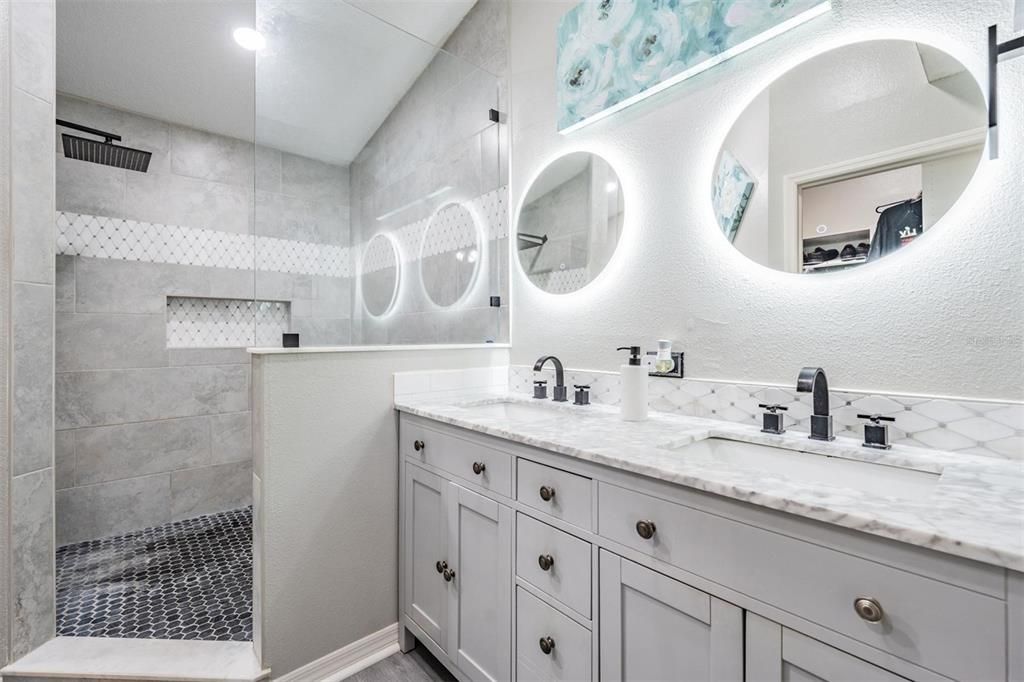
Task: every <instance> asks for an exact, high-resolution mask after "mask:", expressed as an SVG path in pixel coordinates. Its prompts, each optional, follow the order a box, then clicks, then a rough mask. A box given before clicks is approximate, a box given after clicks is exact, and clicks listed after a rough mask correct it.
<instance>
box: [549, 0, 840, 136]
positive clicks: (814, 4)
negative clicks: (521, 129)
mask: <svg viewBox="0 0 1024 682" xmlns="http://www.w3.org/2000/svg"><path fill="white" fill-rule="evenodd" d="M831 7H832V3H831V0H824V1H823V0H771V1H769V0H760V1H758V2H754V1H752V0H711V1H710V2H684V0H667V1H666V2H661V3H650V2H641V1H640V0H584V1H583V2H581V3H580V4H579V5H577V6H576V7H574V8H573V9H571V10H569V11H568V12H567V13H566V14H565V16H563V17H562V20H561V22H560V23H559V26H558V64H557V66H556V69H557V78H558V131H559V132H560V133H562V134H563V135H567V134H569V133H571V132H573V131H576V130H579V129H580V128H583V127H585V126H588V125H590V124H591V123H594V122H596V121H600V120H601V119H603V118H607V117H608V116H611V115H612V114H614V113H616V112H618V111H622V110H623V109H625V108H626V107H629V106H631V105H633V104H636V103H637V102H640V101H641V100H644V99H646V98H648V97H650V96H651V95H654V94H657V93H659V92H661V91H663V90H665V89H667V88H670V87H672V86H673V85H675V84H677V83H680V82H682V81H684V80H686V79H688V78H691V77H693V76H695V75H697V74H698V73H701V72H703V71H707V70H708V69H710V68H711V67H713V66H715V65H717V64H721V63H722V62H724V61H725V60H727V59H730V58H732V57H735V56H736V55H738V54H740V53H742V52H745V51H747V50H749V49H751V48H753V47H756V46H757V45H760V44H761V43H763V42H766V41H768V40H771V39H772V38H774V37H775V36H778V35H781V34H782V33H785V32H786V31H788V30H790V29H792V28H795V27H796V26H799V25H800V24H803V23H804V22H806V21H809V20H811V19H813V18H814V17H817V16H820V15H822V14H824V13H825V12H828V11H829V10H830V9H831Z"/></svg>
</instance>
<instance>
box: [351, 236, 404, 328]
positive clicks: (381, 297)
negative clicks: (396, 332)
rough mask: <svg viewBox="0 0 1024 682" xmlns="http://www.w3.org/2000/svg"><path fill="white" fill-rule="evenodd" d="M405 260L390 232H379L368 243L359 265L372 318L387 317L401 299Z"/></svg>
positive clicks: (361, 280)
mask: <svg viewBox="0 0 1024 682" xmlns="http://www.w3.org/2000/svg"><path fill="white" fill-rule="evenodd" d="M401 263H402V261H401V258H400V257H399V252H398V245H397V244H396V243H395V240H394V238H393V237H392V236H391V235H389V234H384V233H378V234H376V235H374V236H373V237H372V238H371V239H370V241H368V242H367V243H366V248H364V249H363V258H362V261H361V262H360V266H359V288H360V291H361V292H362V298H363V307H364V308H365V310H366V312H367V313H368V314H369V315H370V316H371V317H384V316H385V315H387V314H388V313H390V312H391V310H392V309H393V308H394V307H395V302H396V301H397V300H398V289H399V282H400V280H401V267H402V265H401Z"/></svg>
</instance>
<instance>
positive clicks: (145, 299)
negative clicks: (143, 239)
mask: <svg viewBox="0 0 1024 682" xmlns="http://www.w3.org/2000/svg"><path fill="white" fill-rule="evenodd" d="M210 270H212V268H203V267H198V266H190V265H167V264H162V263H140V262H137V261H123V260H115V259H112V258H78V259H77V261H76V264H75V285H76V292H75V293H76V296H77V301H76V309H77V311H78V312H80V313H150V314H160V315H163V314H165V313H166V310H167V297H168V296H206V295H207V294H208V292H209V287H210Z"/></svg>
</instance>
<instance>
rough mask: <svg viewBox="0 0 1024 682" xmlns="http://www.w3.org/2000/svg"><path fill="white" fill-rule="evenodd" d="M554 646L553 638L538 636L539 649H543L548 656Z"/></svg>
mask: <svg viewBox="0 0 1024 682" xmlns="http://www.w3.org/2000/svg"><path fill="white" fill-rule="evenodd" d="M554 648H555V640H553V639H551V638H550V637H541V638H540V650H541V651H543V652H544V653H545V654H547V655H548V656H550V655H551V652H552V650H554Z"/></svg>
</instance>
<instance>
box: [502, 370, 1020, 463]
mask: <svg viewBox="0 0 1024 682" xmlns="http://www.w3.org/2000/svg"><path fill="white" fill-rule="evenodd" d="M538 374H539V375H543V376H544V378H546V379H547V380H548V381H549V382H550V383H551V384H554V379H555V376H554V371H553V370H551V369H545V370H544V371H543V372H539V373H535V372H534V371H533V367H530V366H525V365H512V366H510V367H509V383H508V386H509V391H510V392H511V393H520V394H528V395H532V394H533V382H534V380H536V379H537V378H538V377H537V375H538ZM575 384H580V385H587V386H590V400H591V402H594V403H598V404H603V405H618V404H619V400H620V395H621V391H620V388H619V375H618V373H617V372H607V371H595V370H578V369H566V370H565V385H566V386H568V387H569V388H570V391H569V395H570V400H571V397H572V386H573V385H575ZM648 396H649V398H648V401H649V404H650V409H652V410H657V411H659V412H669V413H674V414H680V415H685V416H692V417H707V418H711V419H722V420H725V421H730V422H737V423H741V424H755V425H760V424H761V413H762V412H763V410H762V409H761V408H759V407H758V404H759V403H769V404H770V403H777V404H780V405H782V406H783V407H786V408H788V410H787V411H786V413H785V417H786V428H787V429H789V430H791V431H802V432H809V431H810V427H809V424H810V416H811V395H810V394H809V393H797V392H796V389H795V388H794V387H786V386H768V385H763V384H738V383H732V382H718V381H709V380H704V379H699V380H698V379H673V378H663V377H651V379H650V385H649V391H648ZM829 397H830V404H831V412H832V415H833V417H834V425H835V434H836V435H837V436H847V437H850V438H862V437H863V428H862V424H863V422H864V420H862V419H858V418H857V415H858V414H881V415H885V416H889V417H895V418H896V421H895V423H892V424H890V425H889V434H890V440H891V442H892V443H899V444H902V445H910V446H916V447H923V448H930V449H934V450H949V451H954V452H967V453H971V454H975V455H985V456H989V457H998V458H1000V459H1016V460H1024V404H1021V403H1010V402H988V401H977V400H959V399H951V398H936V397H930V396H907V395H883V394H880V393H871V392H864V391H830V392H829Z"/></svg>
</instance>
